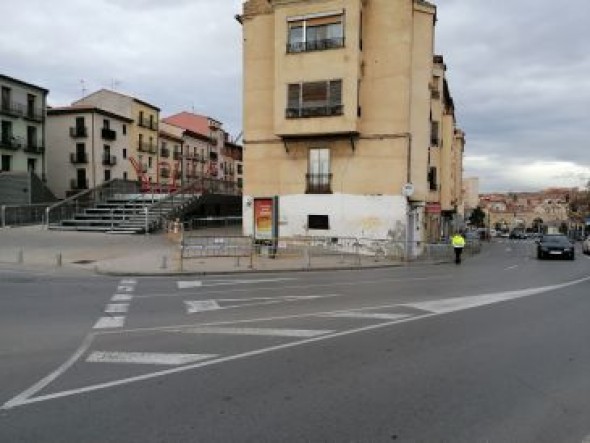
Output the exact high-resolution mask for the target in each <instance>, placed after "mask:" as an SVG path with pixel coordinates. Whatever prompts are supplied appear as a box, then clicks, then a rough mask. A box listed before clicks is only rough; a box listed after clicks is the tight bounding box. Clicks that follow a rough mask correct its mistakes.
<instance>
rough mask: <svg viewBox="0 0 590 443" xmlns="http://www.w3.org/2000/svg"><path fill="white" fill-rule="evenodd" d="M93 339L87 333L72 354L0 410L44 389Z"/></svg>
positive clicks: (21, 401) (91, 335)
mask: <svg viewBox="0 0 590 443" xmlns="http://www.w3.org/2000/svg"><path fill="white" fill-rule="evenodd" d="M93 341H94V334H88V335H87V336H86V338H84V341H83V342H82V344H81V345H80V347H79V348H78V349H76V352H74V353H73V354H72V356H71V357H70V358H68V359H67V360H66V361H65V362H64V364H63V365H61V366H60V367H59V368H57V369H56V370H55V371H53V372H51V373H50V374H49V375H47V376H46V377H43V378H42V379H41V380H39V381H38V382H37V383H35V384H34V385H33V386H31V387H30V388H29V389H27V390H26V391H23V392H21V393H20V394H18V395H17V396H16V397H14V398H12V399H11V400H9V401H8V402H6V403H5V404H4V405H2V407H1V408H0V410H2V409H10V408H13V407H15V406H19V405H21V404H23V402H24V401H27V399H28V398H29V397H32V396H33V395H35V394H36V393H37V392H39V391H41V390H42V389H44V388H45V387H46V386H47V385H49V384H50V383H52V382H53V381H55V380H56V379H57V378H58V377H60V376H61V375H62V374H63V373H64V372H66V371H67V370H68V369H70V368H71V367H72V366H73V365H74V364H75V363H76V362H77V361H78V359H79V358H80V357H81V356H82V355H83V354H84V353H86V351H87V350H88V348H90V345H91V344H92V342H93Z"/></svg>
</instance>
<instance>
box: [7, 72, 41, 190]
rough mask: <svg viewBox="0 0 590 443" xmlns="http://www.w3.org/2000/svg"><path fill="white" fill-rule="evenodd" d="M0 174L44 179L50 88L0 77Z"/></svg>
mask: <svg viewBox="0 0 590 443" xmlns="http://www.w3.org/2000/svg"><path fill="white" fill-rule="evenodd" d="M0 91H1V96H0V159H1V162H0V171H1V172H9V171H15V172H32V173H33V174H36V175H38V176H39V177H41V178H43V179H44V178H45V173H46V165H45V146H46V143H45V114H46V108H47V94H48V93H49V91H48V90H47V89H44V88H41V87H39V86H36V85H32V84H30V83H26V82H24V81H22V80H18V79H16V78H12V77H8V76H6V75H1V74H0Z"/></svg>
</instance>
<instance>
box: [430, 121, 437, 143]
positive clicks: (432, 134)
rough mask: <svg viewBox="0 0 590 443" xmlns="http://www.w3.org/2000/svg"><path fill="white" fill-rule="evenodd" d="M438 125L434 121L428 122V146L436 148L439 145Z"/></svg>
mask: <svg viewBox="0 0 590 443" xmlns="http://www.w3.org/2000/svg"><path fill="white" fill-rule="evenodd" d="M438 132H439V125H438V122H436V121H431V122H430V144H431V145H432V146H438V144H439V134H438Z"/></svg>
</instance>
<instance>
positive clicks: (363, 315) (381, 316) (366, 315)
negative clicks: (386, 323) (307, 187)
mask: <svg viewBox="0 0 590 443" xmlns="http://www.w3.org/2000/svg"><path fill="white" fill-rule="evenodd" d="M318 317H325V318H360V319H375V320H396V319H397V320H399V319H402V318H406V317H410V314H385V313H380V312H355V311H346V312H335V313H333V314H324V315H319V316H318Z"/></svg>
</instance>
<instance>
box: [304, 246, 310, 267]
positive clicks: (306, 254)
mask: <svg viewBox="0 0 590 443" xmlns="http://www.w3.org/2000/svg"><path fill="white" fill-rule="evenodd" d="M303 260H304V263H305V269H309V268H311V256H310V254H309V248H305V249H304V250H303Z"/></svg>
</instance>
